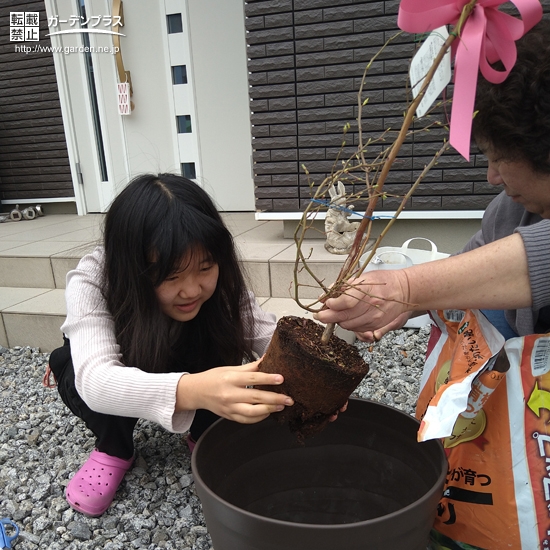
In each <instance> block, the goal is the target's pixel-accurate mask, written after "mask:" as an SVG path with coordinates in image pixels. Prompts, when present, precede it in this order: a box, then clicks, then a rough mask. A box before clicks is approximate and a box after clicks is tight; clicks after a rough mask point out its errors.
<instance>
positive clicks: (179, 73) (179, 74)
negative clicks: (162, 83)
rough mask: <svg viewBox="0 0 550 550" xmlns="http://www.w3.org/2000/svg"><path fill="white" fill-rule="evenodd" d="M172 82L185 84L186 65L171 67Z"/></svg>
mask: <svg viewBox="0 0 550 550" xmlns="http://www.w3.org/2000/svg"><path fill="white" fill-rule="evenodd" d="M172 84H187V67H186V66H185V65H175V66H173V67H172Z"/></svg>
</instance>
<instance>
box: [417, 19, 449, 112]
mask: <svg viewBox="0 0 550 550" xmlns="http://www.w3.org/2000/svg"><path fill="white" fill-rule="evenodd" d="M448 37H449V32H448V31H447V27H445V26H443V27H439V28H438V29H435V30H433V31H432V32H431V33H430V35H429V36H428V38H426V40H425V41H424V43H423V44H422V46H420V49H419V50H418V51H417V52H416V55H415V56H414V58H413V60H412V62H411V68H410V70H409V77H410V79H411V88H412V92H413V96H414V97H415V98H416V96H417V95H418V93H419V92H420V90H421V89H422V83H423V82H424V78H425V77H426V74H427V73H428V71H429V70H430V68H431V66H432V64H433V62H434V60H435V58H436V57H437V54H438V53H439V51H440V50H441V47H442V46H443V44H444V43H445V40H447V38H448ZM450 81H451V51H450V49H449V50H447V53H446V54H445V56H444V57H443V59H442V60H441V63H440V64H439V67H438V68H437V71H436V72H435V74H434V77H433V79H432V81H431V82H430V85H429V86H428V89H427V90H426V93H425V94H424V97H423V98H422V101H421V102H420V104H419V105H418V107H417V109H416V116H417V117H418V118H420V117H423V116H424V115H425V114H426V113H427V112H428V110H429V109H430V107H431V106H432V104H433V102H434V101H435V100H436V99H437V98H438V96H439V94H440V93H441V92H442V91H443V90H444V89H445V86H447V84H449V82H450Z"/></svg>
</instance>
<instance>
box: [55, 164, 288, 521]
mask: <svg viewBox="0 0 550 550" xmlns="http://www.w3.org/2000/svg"><path fill="white" fill-rule="evenodd" d="M66 300H67V319H66V321H65V323H64V324H63V326H62V327H61V330H62V331H63V333H64V335H65V344H66V345H65V346H64V347H62V348H59V349H57V350H54V352H52V354H51V356H50V367H51V370H52V371H53V373H54V375H55V378H56V380H57V384H58V390H59V393H60V395H61V397H62V399H63V401H64V402H65V403H66V404H67V406H68V407H69V408H70V409H71V410H72V411H73V413H75V414H76V415H77V416H79V417H80V418H82V419H83V420H84V422H85V423H86V425H87V426H88V428H89V429H90V430H91V431H92V432H93V433H94V435H95V436H96V449H95V450H94V451H93V452H92V453H91V455H90V457H89V459H88V460H87V462H86V463H85V464H84V465H83V466H82V468H81V469H80V470H79V471H78V472H77V473H76V474H75V475H74V477H73V478H72V479H71V481H70V483H69V485H68V487H67V491H66V497H67V500H68V502H69V504H70V505H71V506H72V507H73V508H74V509H76V510H78V511H80V512H82V513H84V514H86V515H89V516H99V515H101V514H102V513H103V512H104V511H105V510H106V509H107V508H108V507H109V505H110V504H111V502H112V500H113V498H114V495H115V492H116V490H117V488H118V486H119V484H120V482H121V481H122V479H123V477H124V474H125V473H126V471H127V470H128V469H129V468H130V467H131V465H132V463H133V458H134V443H133V430H134V427H135V425H136V422H137V420H138V419H139V418H144V419H147V420H151V421H154V422H157V423H159V424H160V425H162V426H163V427H165V428H166V429H167V430H169V431H171V432H176V433H183V432H186V431H188V430H189V432H190V433H189V436H188V444H189V446H190V448H191V450H192V448H193V446H194V442H195V441H196V440H197V439H198V438H199V437H200V435H201V434H202V432H203V431H204V430H205V429H206V428H207V427H208V426H209V425H210V424H212V423H213V422H214V421H215V420H216V419H217V418H219V417H220V416H221V417H224V418H228V419H230V420H235V421H237V422H243V423H253V422H259V421H260V420H263V419H264V418H266V417H267V416H269V414H270V413H272V412H275V411H279V410H282V409H283V408H284V407H285V406H287V405H292V404H293V401H292V399H291V398H289V397H287V396H285V395H281V394H279V393H275V392H269V391H260V390H257V389H253V388H251V386H255V385H277V384H281V383H282V381H283V377H282V376H280V375H276V374H267V373H261V372H258V362H259V361H254V357H261V356H262V355H263V353H264V351H265V349H266V347H267V344H268V343H269V340H270V339H271V336H272V334H273V331H274V329H275V318H274V316H273V315H272V314H268V313H265V312H263V311H262V310H261V309H260V307H259V306H258V304H257V302H256V300H255V298H254V296H253V295H252V293H251V292H249V291H247V289H246V285H245V282H244V279H243V275H242V273H241V270H240V267H239V264H238V261H237V257H236V253H235V248H234V244H233V239H232V236H231V234H230V232H229V231H228V230H227V228H226V227H225V225H224V223H223V221H222V219H221V217H220V215H219V214H218V212H217V210H216V208H215V207H214V204H213V203H212V201H211V199H210V198H209V197H208V195H207V194H206V193H205V192H204V191H203V190H202V189H201V188H200V187H199V186H198V185H196V184H195V183H193V182H192V181H190V180H187V179H185V178H183V177H180V176H176V175H172V174H160V175H142V176H139V177H137V178H135V179H134V180H133V181H131V182H130V184H129V185H128V186H127V187H126V188H125V189H124V190H123V191H122V192H121V193H120V195H119V196H118V197H117V198H116V199H115V200H114V202H113V204H112V206H111V208H110V209H109V212H108V214H107V216H106V220H105V232H104V244H103V246H101V247H98V248H96V249H95V250H94V252H92V253H91V254H89V255H87V256H85V257H84V258H82V260H81V261H80V263H79V264H78V267H77V268H76V269H75V270H73V271H71V272H70V273H69V274H68V275H67V290H66ZM243 361H248V363H247V364H243ZM222 365H234V366H222Z"/></svg>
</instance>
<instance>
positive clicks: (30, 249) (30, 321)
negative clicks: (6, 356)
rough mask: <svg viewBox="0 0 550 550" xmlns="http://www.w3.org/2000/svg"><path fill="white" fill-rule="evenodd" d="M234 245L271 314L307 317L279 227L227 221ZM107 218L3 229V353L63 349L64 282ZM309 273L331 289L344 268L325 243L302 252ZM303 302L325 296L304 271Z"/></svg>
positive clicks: (47, 220) (230, 217)
mask: <svg viewBox="0 0 550 550" xmlns="http://www.w3.org/2000/svg"><path fill="white" fill-rule="evenodd" d="M224 218H225V219H226V223H227V225H228V227H229V229H230V231H231V232H232V233H233V235H234V237H235V243H236V246H237V249H238V252H239V256H240V258H241V262H242V265H243V267H244V269H245V272H246V273H247V275H248V282H249V285H250V287H251V289H252V290H253V291H254V293H255V294H256V296H257V297H259V301H260V304H261V305H262V307H264V308H265V309H266V310H267V311H272V312H273V313H275V314H276V315H277V317H281V316H282V315H302V316H308V317H309V316H310V314H308V313H307V312H305V311H304V310H303V309H301V308H300V307H299V306H298V305H296V303H295V302H294V301H293V299H292V296H293V281H294V263H295V258H296V248H295V244H294V241H293V240H292V239H285V238H283V226H282V224H281V223H280V222H261V223H258V222H256V221H255V220H254V217H253V214H252V213H234V214H224ZM101 221H102V216H98V215H91V216H62V215H60V216H53V215H52V216H45V217H43V218H39V219H36V220H32V221H22V222H17V223H5V224H0V320H1V325H0V345H3V346H10V347H13V346H26V345H29V346H32V347H39V348H40V349H41V350H42V351H45V352H48V351H51V350H52V349H55V348H56V347H58V346H59V345H61V332H60V330H59V327H60V326H61V324H62V323H63V321H64V318H65V315H66V310H65V298H64V289H65V277H66V274H67V272H68V271H69V270H71V269H74V268H75V267H76V265H77V264H78V261H79V260H80V258H81V257H82V256H84V255H85V254H87V253H88V252H90V251H91V250H93V248H94V247H95V246H96V244H97V243H98V242H99V240H100V235H101V230H100V226H101ZM303 250H304V254H305V255H306V256H308V257H309V267H310V269H311V270H312V271H313V272H314V273H315V274H316V276H317V277H319V278H320V279H322V280H323V281H324V282H325V283H326V284H327V285H328V284H330V283H332V281H333V280H334V279H335V277H336V276H337V274H338V272H339V269H340V266H341V265H342V262H343V259H344V258H343V257H342V256H335V255H333V254H330V253H328V252H327V251H326V250H325V249H324V245H323V240H321V239H309V240H308V241H307V242H306V243H305V244H304V248H303ZM299 282H300V285H303V286H301V287H300V298H301V299H303V302H305V303H310V302H312V301H315V299H316V298H317V297H318V296H319V294H320V292H321V291H320V289H319V287H318V285H317V284H316V283H315V281H314V280H313V279H312V278H311V276H310V275H309V274H308V273H307V271H306V270H302V271H301V273H300V274H299Z"/></svg>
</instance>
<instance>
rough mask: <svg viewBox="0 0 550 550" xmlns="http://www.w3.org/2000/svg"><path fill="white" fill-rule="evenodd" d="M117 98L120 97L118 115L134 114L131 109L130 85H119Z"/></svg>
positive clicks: (125, 83) (124, 83)
mask: <svg viewBox="0 0 550 550" xmlns="http://www.w3.org/2000/svg"><path fill="white" fill-rule="evenodd" d="M116 87H117V96H118V114H119V115H129V114H131V112H132V109H131V107H130V84H129V83H128V82H123V83H122V84H117V85H116Z"/></svg>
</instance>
